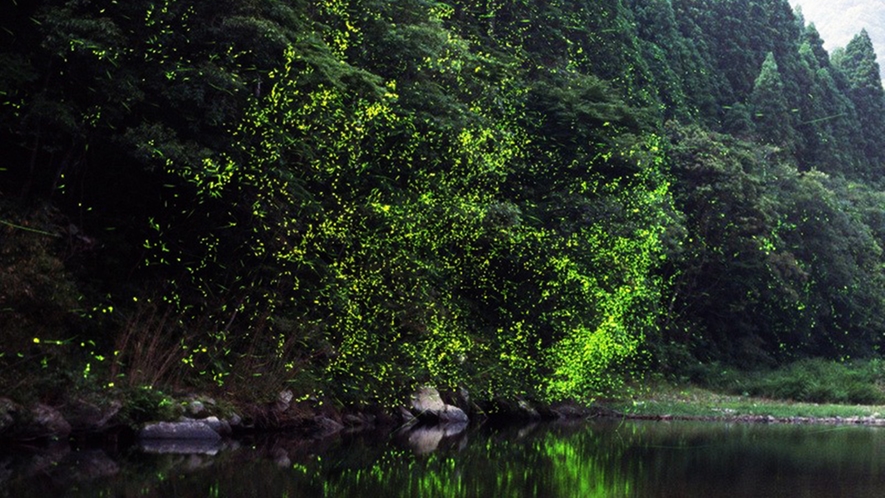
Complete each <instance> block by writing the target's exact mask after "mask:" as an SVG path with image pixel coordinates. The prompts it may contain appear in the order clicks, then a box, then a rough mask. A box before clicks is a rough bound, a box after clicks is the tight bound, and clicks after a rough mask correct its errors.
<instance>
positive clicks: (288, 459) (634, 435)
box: [0, 421, 885, 497]
mask: <svg viewBox="0 0 885 498" xmlns="http://www.w3.org/2000/svg"><path fill="white" fill-rule="evenodd" d="M170 451H171V450H170ZM883 492H885V430H883V429H882V428H868V427H854V426H844V427H842V426H835V427H833V426H786V425H746V424H714V423H690V422H629V421H604V422H591V423H580V424H569V425H563V424H539V425H534V426H523V427H509V428H490V427H480V428H470V429H466V430H464V428H457V429H449V430H448V431H433V430H429V429H421V430H418V431H412V432H409V433H404V434H398V435H397V434H394V435H390V434H378V433H361V434H355V435H350V436H342V437H337V438H329V439H326V440H322V441H299V440H287V439H285V438H279V437H277V438H262V439H256V440H240V441H237V442H236V443H231V444H228V445H227V446H226V447H223V448H221V449H220V450H219V451H218V452H217V453H216V452H208V453H207V452H203V453H199V454H178V453H174V452H166V451H155V452H152V453H147V452H144V451H140V450H139V449H138V448H135V447H133V448H130V449H127V450H125V451H123V452H116V451H115V450H107V449H97V448H92V449H84V450H78V451H72V450H71V449H70V448H68V447H67V446H66V445H57V446H55V447H51V448H49V449H40V450H38V449H35V448H27V447H17V448H2V447H0V496H3V497H6V496H9V497H13V496H15V497H18V496H90V497H92V496H115V497H116V496H123V497H128V496H148V497H151V496H157V497H160V496H162V497H167V496H187V497H197V496H219V497H221V496H231V497H237V496H250V497H253V496H259V497H262V496H273V497H302V496H303V497H307V496H332V497H345V496H359V497H367V496H402V497H414V496H441V497H442V496H458V497H463V496H476V497H480V496H482V497H486V496H493V497H509V496H544V497H557V496H563V497H567V496H568V497H570V496H581V497H585V496H638V497H646V496H648V497H667V496H672V497H694V496H697V497H701V496H702V497H717V496H729V497H733V496H752V497H760V496H807V497H819V496H820V497H823V496H826V497H832V496H853V497H865V496H870V497H872V496H876V497H879V496H883Z"/></svg>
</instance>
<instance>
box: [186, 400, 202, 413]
mask: <svg viewBox="0 0 885 498" xmlns="http://www.w3.org/2000/svg"><path fill="white" fill-rule="evenodd" d="M187 412H188V413H189V414H190V415H191V416H192V417H196V418H200V417H202V416H204V415H205V412H206V405H204V404H203V402H202V401H200V400H198V399H195V400H193V401H191V402H190V403H188V404H187Z"/></svg>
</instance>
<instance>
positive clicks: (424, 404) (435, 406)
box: [412, 387, 470, 424]
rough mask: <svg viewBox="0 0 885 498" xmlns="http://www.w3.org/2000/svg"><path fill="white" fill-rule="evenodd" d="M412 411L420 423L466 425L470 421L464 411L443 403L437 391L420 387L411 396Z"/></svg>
mask: <svg viewBox="0 0 885 498" xmlns="http://www.w3.org/2000/svg"><path fill="white" fill-rule="evenodd" d="M412 411H413V412H414V413H415V416H416V417H417V418H418V419H419V420H422V421H427V422H439V423H441V424H466V423H467V422H468V421H469V420H470V419H469V418H468V417H467V414H466V413H464V410H462V409H460V408H458V407H457V406H454V405H447V404H446V403H444V402H443V400H442V397H441V396H440V395H439V391H437V390H436V389H434V388H432V387H422V388H420V389H418V392H416V393H415V394H414V395H413V396H412Z"/></svg>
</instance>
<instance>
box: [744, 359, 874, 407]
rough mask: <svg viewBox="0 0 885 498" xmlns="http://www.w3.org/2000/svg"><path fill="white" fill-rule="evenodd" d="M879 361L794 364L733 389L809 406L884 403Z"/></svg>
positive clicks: (754, 376)
mask: <svg viewBox="0 0 885 498" xmlns="http://www.w3.org/2000/svg"><path fill="white" fill-rule="evenodd" d="M883 380H885V372H883V365H882V362H881V361H879V360H870V361H865V362H854V363H838V362H833V361H827V360H822V359H806V360H800V361H797V362H795V363H793V364H791V365H789V366H787V367H785V368H783V369H780V370H774V371H771V372H767V373H760V374H755V375H752V376H749V377H748V378H747V379H746V380H745V381H743V382H736V383H735V384H734V388H733V389H740V390H742V391H743V392H744V393H746V394H750V395H753V396H762V397H767V398H774V399H786V400H793V401H804V402H811V403H851V404H863V405H871V404H879V403H885V392H883V390H882V388H881V387H880V386H881V385H882V383H883Z"/></svg>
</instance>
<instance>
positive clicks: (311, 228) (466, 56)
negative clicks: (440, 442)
mask: <svg viewBox="0 0 885 498" xmlns="http://www.w3.org/2000/svg"><path fill="white" fill-rule="evenodd" d="M0 24H2V28H3V29H2V30H0V100H2V106H0V154H2V162H0V342H2V344H3V346H2V353H0V378H2V379H3V380H4V385H6V386H10V387H9V389H15V388H16V387H17V386H18V387H22V386H24V387H28V388H32V384H31V383H30V382H33V378H34V376H35V373H37V374H36V375H37V376H39V378H40V382H42V383H46V384H49V385H61V386H66V387H69V386H71V385H75V386H82V385H93V386H99V387H103V388H112V389H125V388H138V387H144V386H169V385H178V386H181V385H184V386H196V387H201V388H204V389H205V388H208V387H207V386H214V387H215V388H218V389H220V390H224V391H227V392H231V393H251V395H253V396H259V397H260V396H273V393H275V392H279V390H280V389H282V388H285V387H288V388H290V389H292V390H293V391H294V392H295V394H296V395H297V396H298V397H299V398H308V397H333V398H334V399H336V400H340V401H341V402H343V403H364V402H370V403H384V404H389V403H396V402H398V401H399V400H401V399H402V396H403V394H404V393H407V392H408V391H409V390H411V389H414V387H415V386H417V385H422V384H428V383H429V384H434V385H437V386H440V387H445V388H456V387H464V388H466V389H468V390H469V391H470V393H471V394H472V395H473V396H475V397H477V398H479V399H491V398H496V397H511V398H512V397H527V398H533V399H541V400H556V399H564V398H579V399H592V398H594V397H596V396H599V395H601V394H605V393H606V392H610V391H611V390H616V389H618V388H619V386H620V385H621V383H622V382H623V381H624V380H625V378H626V376H627V375H629V374H631V373H641V372H644V371H654V372H660V373H664V374H673V373H678V372H685V371H687V370H689V369H691V368H693V367H694V366H695V365H697V364H699V363H700V364H709V363H712V362H716V363H720V364H725V365H731V366H734V367H739V368H744V369H752V368H763V367H772V366H776V365H780V364H785V363H787V362H790V361H794V360H796V359H800V358H808V357H824V358H829V359H834V360H847V359H850V358H862V357H871V356H875V355H878V354H879V348H880V346H881V345H882V344H883V338H885V336H883V333H885V316H883V315H882V310H883V303H885V253H883V247H885V181H883V179H885V175H883V172H885V170H883V167H885V92H883V88H882V83H881V78H880V74H879V66H878V64H877V62H876V57H875V52H874V49H873V45H872V43H871V41H870V38H869V36H868V35H867V34H866V32H864V31H862V32H860V33H858V34H857V36H856V37H855V38H854V39H853V40H852V41H851V42H850V43H849V44H848V45H847V46H846V47H844V49H839V50H836V51H834V52H833V53H832V54H829V53H827V51H826V50H824V48H823V40H822V39H821V37H820V36H819V34H818V33H817V31H816V29H815V28H814V26H813V25H806V24H805V22H804V20H803V19H802V18H801V17H798V16H796V15H794V13H793V11H792V10H791V8H790V5H789V3H788V1H787V0H721V1H716V2H710V1H702V0H569V1H565V0H545V1H538V0H482V1H473V2H466V1H461V0H450V1H447V2H436V1H432V0H398V1H396V2H389V1H382V0H323V1H315V2H308V1H306V0H250V1H240V0H211V1H209V0H188V1H185V0H126V1H123V0H43V1H39V2H15V1H13V2H4V3H3V4H2V7H0ZM38 372H39V373H38ZM25 379H31V380H30V381H27V380H25Z"/></svg>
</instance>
